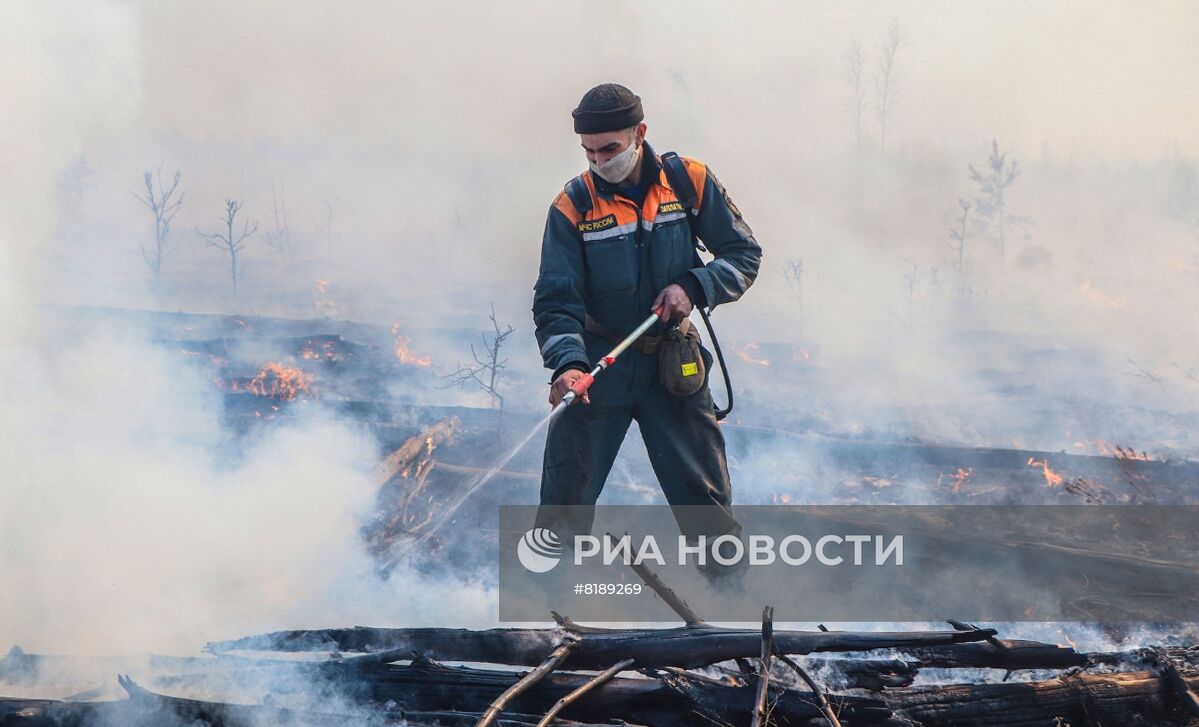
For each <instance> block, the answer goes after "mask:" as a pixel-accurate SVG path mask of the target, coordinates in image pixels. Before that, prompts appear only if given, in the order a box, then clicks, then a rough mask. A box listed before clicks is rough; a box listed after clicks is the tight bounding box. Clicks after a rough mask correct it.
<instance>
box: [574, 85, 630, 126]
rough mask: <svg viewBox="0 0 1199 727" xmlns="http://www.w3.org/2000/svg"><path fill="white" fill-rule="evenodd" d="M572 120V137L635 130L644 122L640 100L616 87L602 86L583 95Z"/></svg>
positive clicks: (623, 89)
mask: <svg viewBox="0 0 1199 727" xmlns="http://www.w3.org/2000/svg"><path fill="white" fill-rule="evenodd" d="M570 115H571V116H573V117H574V118H575V133H576V134H599V133H602V132H605V131H619V130H620V129H627V128H629V127H630V126H636V125H637V124H639V123H641V120H642V119H644V118H645V112H644V111H642V110H641V97H640V96H638V95H637V94H635V93H633V92H632V91H630V90H629V89H627V88H625V87H624V86H622V85H620V84H619V83H604V84H601V85H599V86H596V87H595V88H593V89H591V90H590V91H588V92H587V93H585V94H583V100H581V101H579V107H578V108H576V109H575V110H574V111H572V112H571V114H570Z"/></svg>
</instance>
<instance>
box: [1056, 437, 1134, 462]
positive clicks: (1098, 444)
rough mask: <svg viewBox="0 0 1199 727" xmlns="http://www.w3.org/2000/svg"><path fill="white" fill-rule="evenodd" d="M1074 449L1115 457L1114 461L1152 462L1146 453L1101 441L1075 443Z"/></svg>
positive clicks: (1087, 440) (1090, 440)
mask: <svg viewBox="0 0 1199 727" xmlns="http://www.w3.org/2000/svg"><path fill="white" fill-rule="evenodd" d="M1074 446H1075V447H1078V448H1079V449H1093V450H1094V451H1095V452H1097V453H1098V454H1102V455H1104V456H1106V457H1115V458H1116V459H1125V460H1135V461H1140V462H1152V461H1153V457H1151V456H1150V455H1149V453H1148V452H1145V451H1141V452H1138V451H1136V450H1135V449H1133V448H1132V447H1125V446H1123V445H1119V444H1110V443H1108V442H1105V441H1103V440H1102V439H1084V440H1082V441H1081V442H1075V443H1074Z"/></svg>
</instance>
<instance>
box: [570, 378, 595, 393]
mask: <svg viewBox="0 0 1199 727" xmlns="http://www.w3.org/2000/svg"><path fill="white" fill-rule="evenodd" d="M594 382H595V377H594V376H592V375H591V374H583V375H582V376H580V377H579V378H577V379H575V380H574V381H572V382H571V383H570V390H571V391H573V392H574V393H575V396H582V395H583V394H586V393H587V390H588V389H590V388H591V384H593V383H594Z"/></svg>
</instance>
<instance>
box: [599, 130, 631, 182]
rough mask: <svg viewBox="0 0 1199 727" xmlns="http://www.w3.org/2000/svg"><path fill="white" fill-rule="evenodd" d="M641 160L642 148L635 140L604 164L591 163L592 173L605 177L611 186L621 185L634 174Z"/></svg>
mask: <svg viewBox="0 0 1199 727" xmlns="http://www.w3.org/2000/svg"><path fill="white" fill-rule="evenodd" d="M640 158H641V146H640V145H638V144H637V143H636V140H634V141H633V143H632V144H629V145H628V147H626V148H625V150H624V151H622V152H621V153H619V154H617V155H616V156H614V157H612V158H611V159H609V160H608V161H606V162H604V163H603V164H596V163H595V162H591V171H593V172H595V173H596V174H598V175H600V176H601V177H603V178H604V181H605V182H608V183H609V184H620V183H621V182H623V181H624V180H625V177H627V176H629V174H631V173H632V172H633V167H635V166H637V160H638V159H640Z"/></svg>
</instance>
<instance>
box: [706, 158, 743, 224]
mask: <svg viewBox="0 0 1199 727" xmlns="http://www.w3.org/2000/svg"><path fill="white" fill-rule="evenodd" d="M708 174H709V175H710V176H711V177H712V181H713V182H715V183H716V188H717V189H719V190H720V196H721V197H724V203H725V205H727V206H728V208H729V211H730V212H732V213H733V216H734V217H736V218H737V219H741V210H739V209H737V205H735V204H733V198H732V197H730V196H729V191H728V190H727V189H725V188H724V185H723V184H721V182H720V180H719V179H717V178H716V175H715V174H713V173H712V168H711V167H708Z"/></svg>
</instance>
